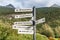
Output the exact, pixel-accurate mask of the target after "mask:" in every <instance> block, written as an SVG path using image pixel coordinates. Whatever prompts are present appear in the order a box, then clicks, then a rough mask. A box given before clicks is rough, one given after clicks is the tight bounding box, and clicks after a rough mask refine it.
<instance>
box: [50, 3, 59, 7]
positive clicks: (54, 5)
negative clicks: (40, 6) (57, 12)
mask: <svg viewBox="0 0 60 40" xmlns="http://www.w3.org/2000/svg"><path fill="white" fill-rule="evenodd" d="M51 7H58V8H60V6H59V5H57V4H53V5H52V6H51Z"/></svg>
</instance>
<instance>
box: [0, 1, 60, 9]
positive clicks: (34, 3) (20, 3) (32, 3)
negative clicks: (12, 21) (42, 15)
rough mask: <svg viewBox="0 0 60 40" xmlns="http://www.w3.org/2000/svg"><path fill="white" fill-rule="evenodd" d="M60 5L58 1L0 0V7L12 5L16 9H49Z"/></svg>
mask: <svg viewBox="0 0 60 40" xmlns="http://www.w3.org/2000/svg"><path fill="white" fill-rule="evenodd" d="M55 3H56V4H60V1H57V0H0V5H8V4H12V5H14V6H15V7H16V8H27V7H33V6H36V7H49V6H51V5H53V4H55Z"/></svg>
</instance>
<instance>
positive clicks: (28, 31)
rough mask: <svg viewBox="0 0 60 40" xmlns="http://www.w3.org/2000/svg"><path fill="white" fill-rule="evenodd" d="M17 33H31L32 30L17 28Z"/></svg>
mask: <svg viewBox="0 0 60 40" xmlns="http://www.w3.org/2000/svg"><path fill="white" fill-rule="evenodd" d="M18 34H33V30H18Z"/></svg>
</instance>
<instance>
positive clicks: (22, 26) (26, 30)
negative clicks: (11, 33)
mask: <svg viewBox="0 0 60 40" xmlns="http://www.w3.org/2000/svg"><path fill="white" fill-rule="evenodd" d="M15 12H22V13H24V12H25V13H26V12H27V13H28V14H20V15H15V18H26V17H32V19H31V21H23V22H14V25H13V27H12V28H13V29H18V34H33V40H36V24H39V23H43V22H45V18H42V19H39V20H37V21H36V8H35V7H33V9H32V8H31V9H28V8H27V9H15ZM30 12H31V13H30ZM26 25H32V26H26Z"/></svg>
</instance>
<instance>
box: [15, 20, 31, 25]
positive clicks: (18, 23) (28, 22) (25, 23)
mask: <svg viewBox="0 0 60 40" xmlns="http://www.w3.org/2000/svg"><path fill="white" fill-rule="evenodd" d="M14 25H32V21H23V22H14Z"/></svg>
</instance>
